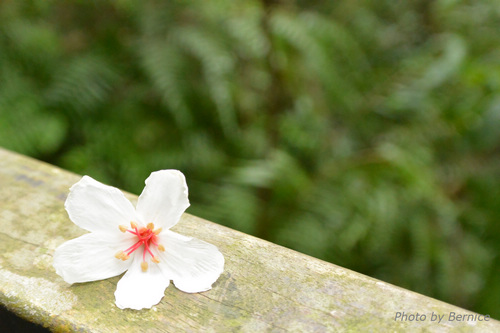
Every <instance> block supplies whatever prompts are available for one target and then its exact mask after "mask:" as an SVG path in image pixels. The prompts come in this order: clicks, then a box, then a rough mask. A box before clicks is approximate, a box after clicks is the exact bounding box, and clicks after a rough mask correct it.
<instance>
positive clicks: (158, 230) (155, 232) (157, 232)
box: [153, 228, 162, 235]
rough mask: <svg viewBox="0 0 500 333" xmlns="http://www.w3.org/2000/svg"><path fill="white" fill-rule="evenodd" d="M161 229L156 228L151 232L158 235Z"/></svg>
mask: <svg viewBox="0 0 500 333" xmlns="http://www.w3.org/2000/svg"><path fill="white" fill-rule="evenodd" d="M161 230H162V229H161V228H158V229H156V230H155V231H153V233H154V234H155V235H158V234H159V233H160V232H161Z"/></svg>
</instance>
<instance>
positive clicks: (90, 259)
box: [53, 231, 133, 284]
mask: <svg viewBox="0 0 500 333" xmlns="http://www.w3.org/2000/svg"><path fill="white" fill-rule="evenodd" d="M118 232H119V231H118ZM130 243H133V240H131V238H130V237H120V238H118V237H112V236H111V237H110V236H109V235H104V234H95V233H91V234H85V235H83V236H80V237H78V238H75V239H72V240H70V241H67V242H66V243H63V244H62V245H61V246H59V247H58V248H57V249H56V251H55V252H54V263H53V265H54V268H55V269H56V273H57V274H59V275H60V276H62V278H63V279H64V281H66V282H68V283H70V284H71V283H77V282H88V281H96V280H102V279H107V278H110V277H113V276H116V275H119V274H121V273H123V272H124V271H126V270H127V268H128V267H129V266H130V261H122V260H119V259H116V258H115V254H116V253H117V252H118V251H119V250H123V249H126V248H127V247H128V246H130V245H131V244H130ZM127 245H128V246H127Z"/></svg>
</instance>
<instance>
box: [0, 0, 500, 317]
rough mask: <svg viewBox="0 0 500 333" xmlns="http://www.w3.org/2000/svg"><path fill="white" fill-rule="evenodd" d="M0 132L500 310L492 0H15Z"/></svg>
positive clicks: (288, 239)
mask: <svg viewBox="0 0 500 333" xmlns="http://www.w3.org/2000/svg"><path fill="white" fill-rule="evenodd" d="M0 146H3V147H5V148H7V149H11V150H14V151H17V152H20V153H23V154H26V155H30V156H34V157H36V158H38V159H42V160H45V161H47V162H49V163H52V164H56V165H59V166H61V167H63V168H65V169H68V170H72V171H74V172H77V173H79V174H88V175H90V176H92V177H94V178H96V179H98V180H100V181H102V182H105V183H108V184H112V185H114V186H118V187H120V188H123V189H125V190H128V191H131V192H134V193H140V192H141V190H142V188H143V186H144V180H145V179H146V178H147V177H148V175H149V174H150V172H152V171H155V170H158V169H165V168H175V169H180V170H182V171H183V172H184V173H185V174H186V177H187V181H188V185H189V189H190V199H191V203H192V206H191V207H190V208H189V210H188V212H189V213H192V214H195V215H198V216H200V217H204V218H207V219H209V220H212V221H214V222H217V223H220V224H224V225H227V226H229V227H231V228H235V229H238V230H241V231H243V232H246V233H250V234H253V235H256V236H258V237H262V238H265V239H268V240H270V241H272V242H274V243H277V244H281V245H284V246H287V247H289V248H292V249H296V250H298V251H300V252H303V253H307V254H310V255H312V256H315V257H318V258H321V259H324V260H327V261H330V262H333V263H335V264H338V265H341V266H344V267H347V268H350V269H353V270H355V271H358V272H362V273H364V274H367V275H370V276H373V277H375V278H378V279H382V280H384V281H388V282H390V283H394V284H396V285H399V286H402V287H404V288H408V289H411V290H415V291H417V292H420V293H423V294H426V295H430V296H433V297H436V298H438V299H441V300H444V301H446V302H450V303H453V304H456V305H459V306H462V307H465V308H468V309H471V310H474V311H476V312H479V313H483V314H490V315H491V316H492V317H496V318H500V278H499V276H500V258H499V256H498V254H499V253H500V242H499V240H500V226H499V224H498V219H499V218H500V2H499V1H498V0H483V1H460V0H435V1H431V0H420V1H419V0H413V1H391V0H371V1H370V0H365V1H363V0H360V1H352V0H342V1H302V0H284V1H252V0H242V1H235V0H211V1H206V0H198V1H195V0H192V1H139V0H119V1H62V0H60V1H59V0H39V1H35V0H32V1H26V0H23V1H20V0H2V1H1V2H0ZM226 255H231V254H226Z"/></svg>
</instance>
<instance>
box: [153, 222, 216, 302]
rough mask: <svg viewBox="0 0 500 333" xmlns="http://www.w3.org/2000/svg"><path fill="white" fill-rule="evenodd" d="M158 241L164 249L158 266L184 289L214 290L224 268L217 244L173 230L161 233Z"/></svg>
mask: <svg viewBox="0 0 500 333" xmlns="http://www.w3.org/2000/svg"><path fill="white" fill-rule="evenodd" d="M159 242H160V244H162V245H163V246H164V247H165V252H159V255H158V256H159V257H160V263H159V264H158V266H160V269H161V270H162V272H163V274H164V275H166V276H168V277H170V278H171V279H172V280H173V282H174V284H175V286H176V287H177V288H178V289H180V290H182V291H184V292H188V293H197V292H202V291H206V290H209V289H211V288H212V284H213V283H214V282H215V281H216V280H217V279H218V278H219V276H220V275H221V273H222V272H223V271H224V256H223V255H222V253H220V251H219V250H218V249H217V247H216V246H215V245H212V244H209V243H207V242H204V241H201V240H199V239H196V238H191V237H186V236H182V235H179V234H177V233H175V232H173V231H170V230H166V231H163V232H162V233H161V234H160V235H159Z"/></svg>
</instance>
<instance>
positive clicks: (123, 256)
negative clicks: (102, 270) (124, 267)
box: [115, 251, 130, 261]
mask: <svg viewBox="0 0 500 333" xmlns="http://www.w3.org/2000/svg"><path fill="white" fill-rule="evenodd" d="M115 258H116V259H121V260H123V261H125V260H127V259H128V258H130V257H129V256H128V254H126V253H125V252H123V251H119V252H117V253H116V254H115Z"/></svg>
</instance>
